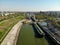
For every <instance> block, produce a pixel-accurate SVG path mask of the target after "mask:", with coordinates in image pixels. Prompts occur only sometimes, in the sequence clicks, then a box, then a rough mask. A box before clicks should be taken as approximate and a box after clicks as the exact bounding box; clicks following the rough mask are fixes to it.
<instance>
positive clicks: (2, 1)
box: [0, 0, 60, 11]
mask: <svg viewBox="0 0 60 45" xmlns="http://www.w3.org/2000/svg"><path fill="white" fill-rule="evenodd" d="M0 11H60V0H0Z"/></svg>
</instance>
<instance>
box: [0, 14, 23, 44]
mask: <svg viewBox="0 0 60 45" xmlns="http://www.w3.org/2000/svg"><path fill="white" fill-rule="evenodd" d="M21 19H23V16H22V15H19V16H16V17H14V18H9V19H6V20H3V21H1V22H0V43H1V42H2V40H3V39H4V37H5V36H6V35H7V33H8V32H9V31H10V30H11V28H12V27H13V26H14V25H15V24H16V23H17V22H18V21H20V20H21Z"/></svg>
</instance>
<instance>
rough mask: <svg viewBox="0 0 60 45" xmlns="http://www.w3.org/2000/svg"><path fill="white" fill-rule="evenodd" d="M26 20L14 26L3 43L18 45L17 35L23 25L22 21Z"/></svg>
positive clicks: (4, 44) (5, 44)
mask: <svg viewBox="0 0 60 45" xmlns="http://www.w3.org/2000/svg"><path fill="white" fill-rule="evenodd" d="M23 21H25V20H21V21H19V22H18V23H17V24H16V25H14V27H13V28H12V29H11V31H10V32H9V33H8V34H7V36H6V37H5V39H4V40H3V42H2V43H1V45H16V41H17V37H18V34H19V31H20V29H21V27H22V25H23V24H22V22H23Z"/></svg>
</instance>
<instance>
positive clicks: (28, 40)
mask: <svg viewBox="0 0 60 45" xmlns="http://www.w3.org/2000/svg"><path fill="white" fill-rule="evenodd" d="M17 45H48V42H47V41H46V39H45V38H44V37H43V38H36V37H35V36H34V31H33V28H32V26H31V25H28V24H24V25H23V27H22V29H21V31H20V33H19V37H18V41H17Z"/></svg>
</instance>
